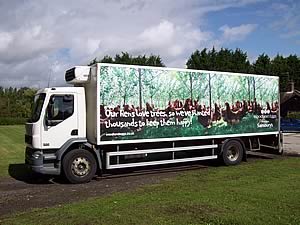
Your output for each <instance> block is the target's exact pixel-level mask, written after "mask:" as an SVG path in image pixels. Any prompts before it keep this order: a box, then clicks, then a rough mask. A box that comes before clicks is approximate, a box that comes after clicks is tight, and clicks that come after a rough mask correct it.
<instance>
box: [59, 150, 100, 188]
mask: <svg viewBox="0 0 300 225" xmlns="http://www.w3.org/2000/svg"><path fill="white" fill-rule="evenodd" d="M62 166H63V171H64V175H65V177H66V178H67V180H68V181H69V182H70V183H73V184H79V183H86V182H89V181H90V180H91V179H92V178H93V177H94V176H95V173H96V170H97V163H96V160H95V157H94V156H93V154H92V153H91V152H89V151H87V150H82V149H76V150H72V151H70V152H68V153H67V154H66V155H65V157H64V158H63V161H62Z"/></svg>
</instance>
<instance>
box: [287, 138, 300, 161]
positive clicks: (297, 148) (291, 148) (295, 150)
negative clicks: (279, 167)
mask: <svg viewBox="0 0 300 225" xmlns="http://www.w3.org/2000/svg"><path fill="white" fill-rule="evenodd" d="M283 150H284V154H287V155H295V156H296V155H299V156H300V133H284V134H283Z"/></svg>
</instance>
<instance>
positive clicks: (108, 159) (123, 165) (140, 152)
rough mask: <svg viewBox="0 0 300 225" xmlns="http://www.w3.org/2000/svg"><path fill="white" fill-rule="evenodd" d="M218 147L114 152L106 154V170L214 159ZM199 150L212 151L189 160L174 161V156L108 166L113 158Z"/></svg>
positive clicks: (204, 146)
mask: <svg viewBox="0 0 300 225" xmlns="http://www.w3.org/2000/svg"><path fill="white" fill-rule="evenodd" d="M217 147H218V145H216V144H212V145H202V146H188V147H174V148H162V149H147V150H129V151H116V152H107V153H106V169H118V168H129V167H138V166H150V165H161V164H170V163H179V162H192V161H200V160H208V159H216V158H217V157H218V156H217V155H214V149H215V148H217ZM201 149H212V155H210V156H201V157H191V158H180V159H175V157H174V154H173V158H172V159H169V160H158V161H150V162H138V163H121V164H120V163H118V162H119V160H117V164H113V165H112V164H110V158H111V157H114V156H117V157H118V156H125V155H138V154H148V153H163V152H178V151H190V150H201Z"/></svg>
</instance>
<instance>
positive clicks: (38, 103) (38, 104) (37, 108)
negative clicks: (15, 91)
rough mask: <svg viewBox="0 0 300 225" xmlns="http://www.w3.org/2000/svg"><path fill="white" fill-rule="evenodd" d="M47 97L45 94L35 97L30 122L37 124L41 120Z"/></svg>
mask: <svg viewBox="0 0 300 225" xmlns="http://www.w3.org/2000/svg"><path fill="white" fill-rule="evenodd" d="M45 97H46V94H45V93H42V94H38V95H36V96H34V102H33V106H32V113H31V118H30V119H29V120H28V122H30V123H35V122H37V121H38V120H39V119H40V115H41V111H42V108H43V104H44V100H45Z"/></svg>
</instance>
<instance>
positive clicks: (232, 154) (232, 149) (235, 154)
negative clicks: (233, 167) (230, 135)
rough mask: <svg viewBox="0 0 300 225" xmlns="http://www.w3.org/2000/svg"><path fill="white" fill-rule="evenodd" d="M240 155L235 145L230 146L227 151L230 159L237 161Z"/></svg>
mask: <svg viewBox="0 0 300 225" xmlns="http://www.w3.org/2000/svg"><path fill="white" fill-rule="evenodd" d="M238 157H239V151H238V150H237V149H236V148H235V147H233V146H232V147H230V148H229V149H228V151H227V158H228V159H229V160H230V161H232V162H233V161H236V160H237V159H238Z"/></svg>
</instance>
